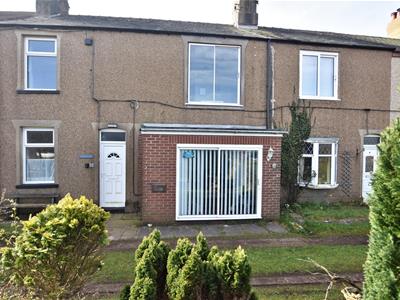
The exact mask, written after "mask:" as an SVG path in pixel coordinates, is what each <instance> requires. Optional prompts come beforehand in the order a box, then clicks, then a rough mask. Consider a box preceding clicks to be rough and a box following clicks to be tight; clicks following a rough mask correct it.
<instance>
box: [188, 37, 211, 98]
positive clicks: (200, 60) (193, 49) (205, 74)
mask: <svg viewBox="0 0 400 300" xmlns="http://www.w3.org/2000/svg"><path fill="white" fill-rule="evenodd" d="M213 81H214V47H211V46H199V45H190V83H189V84H190V100H191V101H213V100H214V92H213V91H214V87H213V85H214V82H213Z"/></svg>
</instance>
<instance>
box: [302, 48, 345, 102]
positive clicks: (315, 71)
mask: <svg viewBox="0 0 400 300" xmlns="http://www.w3.org/2000/svg"><path fill="white" fill-rule="evenodd" d="M337 78H338V53H327V52H314V51H300V98H305V99H321V100H337V99H338V91H337V89H338V84H337Z"/></svg>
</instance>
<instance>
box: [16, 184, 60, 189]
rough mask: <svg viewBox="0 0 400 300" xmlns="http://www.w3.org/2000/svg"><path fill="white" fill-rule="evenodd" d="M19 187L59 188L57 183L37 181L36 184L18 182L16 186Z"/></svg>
mask: <svg viewBox="0 0 400 300" xmlns="http://www.w3.org/2000/svg"><path fill="white" fill-rule="evenodd" d="M15 188H17V189H54V188H58V184H57V183H35V184H28V183H25V184H18V185H16V186H15Z"/></svg>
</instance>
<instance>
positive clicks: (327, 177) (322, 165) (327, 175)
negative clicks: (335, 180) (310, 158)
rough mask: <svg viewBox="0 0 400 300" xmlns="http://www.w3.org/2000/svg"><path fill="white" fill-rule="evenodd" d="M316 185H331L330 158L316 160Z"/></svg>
mask: <svg viewBox="0 0 400 300" xmlns="http://www.w3.org/2000/svg"><path fill="white" fill-rule="evenodd" d="M318 184H331V158H330V157H319V158H318Z"/></svg>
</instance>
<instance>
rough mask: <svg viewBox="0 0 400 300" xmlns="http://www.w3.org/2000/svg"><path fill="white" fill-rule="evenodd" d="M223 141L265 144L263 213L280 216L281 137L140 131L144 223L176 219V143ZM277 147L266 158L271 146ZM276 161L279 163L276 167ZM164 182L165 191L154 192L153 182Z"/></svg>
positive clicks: (272, 217)
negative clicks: (270, 158) (168, 133)
mask: <svg viewBox="0 0 400 300" xmlns="http://www.w3.org/2000/svg"><path fill="white" fill-rule="evenodd" d="M177 144H220V145H232V144H235V145H237V144H240V145H263V161H262V163H263V181H262V217H263V218H265V219H277V218H278V217H279V210H280V170H281V166H280V164H281V137H280V136H279V135H277V136H267V137H261V136H204V135H161V134H141V135H140V137H139V152H140V154H139V155H140V160H139V161H140V163H141V165H140V171H139V174H140V175H141V178H142V180H141V181H142V182H141V189H142V195H143V197H142V220H143V222H145V223H155V224H162V223H172V222H175V213H176V212H175V202H176V198H175V190H176V177H175V175H176V145H177ZM270 146H272V148H273V149H274V155H273V158H272V160H271V161H269V162H268V161H267V153H268V149H269V147H270ZM273 164H276V167H275V168H273ZM155 183H158V184H165V185H166V188H167V190H166V192H164V193H155V192H152V190H151V185H152V184H155Z"/></svg>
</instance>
